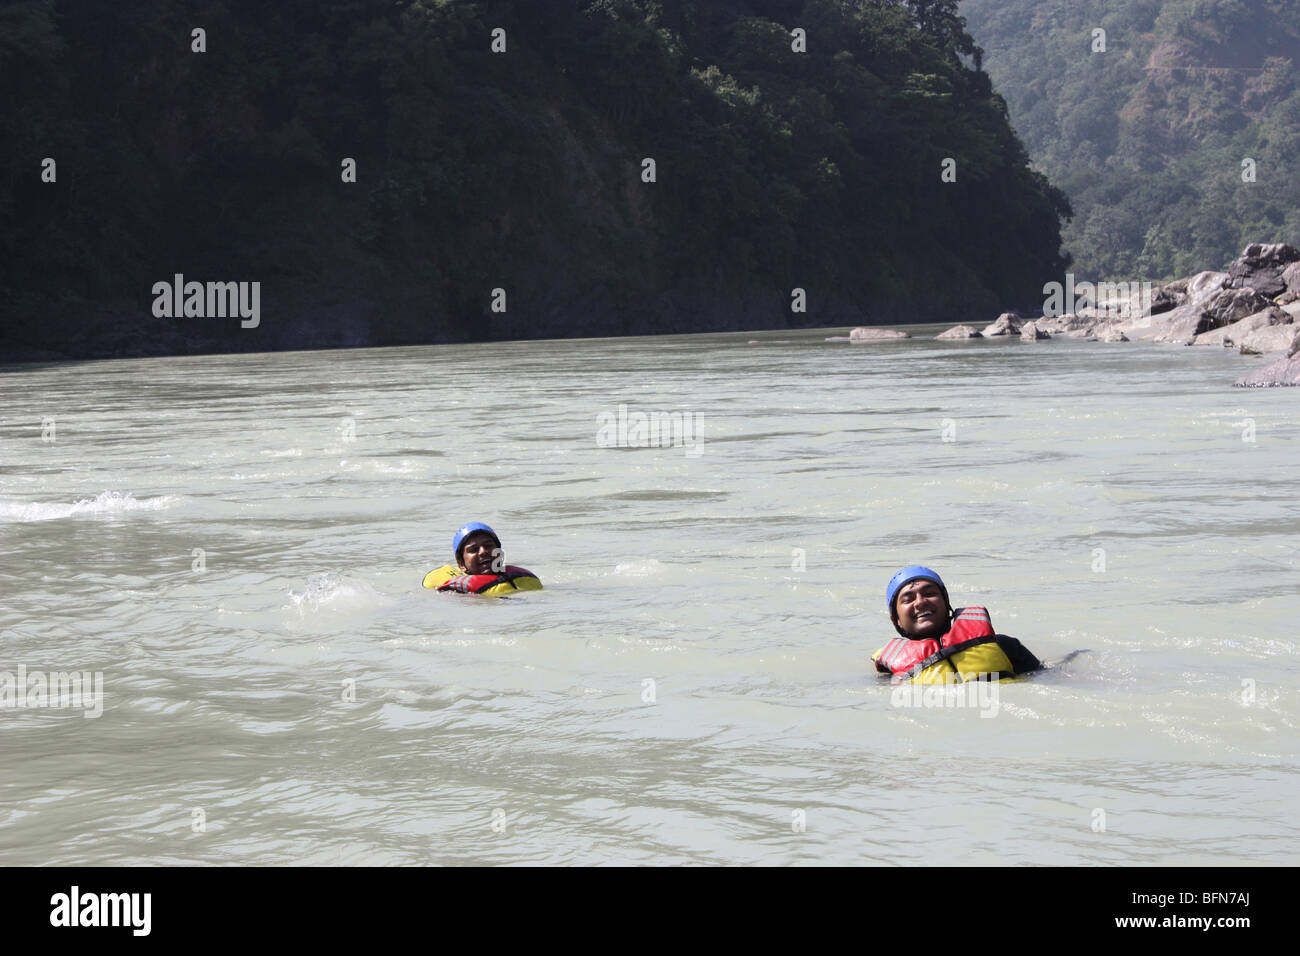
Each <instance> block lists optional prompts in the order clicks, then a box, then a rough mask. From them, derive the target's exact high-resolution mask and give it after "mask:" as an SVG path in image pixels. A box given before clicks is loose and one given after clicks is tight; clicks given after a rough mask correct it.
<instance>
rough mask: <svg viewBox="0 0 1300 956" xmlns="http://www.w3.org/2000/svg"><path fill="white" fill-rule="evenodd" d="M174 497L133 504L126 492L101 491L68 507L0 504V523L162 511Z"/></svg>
mask: <svg viewBox="0 0 1300 956" xmlns="http://www.w3.org/2000/svg"><path fill="white" fill-rule="evenodd" d="M177 500H179V499H178V498H177V496H176V495H162V496H160V497H157V498H145V499H144V500H143V501H137V500H136V499H135V497H133V496H132V495H131V493H130V492H121V491H102V492H100V493H99V494H98V495H96V496H95V497H94V498H82V499H81V500H79V501H76V502H74V503H72V504H64V503H63V502H57V503H46V502H39V501H35V502H25V501H13V500H0V521H15V522H24V521H53V520H56V519H58V518H71V517H73V516H75V515H96V514H120V513H122V512H126V511H162V510H164V509H166V508H170V507H171V506H172V505H173V504H174V503H175V502H176V501H177Z"/></svg>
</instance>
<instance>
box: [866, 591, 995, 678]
mask: <svg viewBox="0 0 1300 956" xmlns="http://www.w3.org/2000/svg"><path fill="white" fill-rule="evenodd" d="M996 636H997V635H996V632H995V631H994V630H993V622H992V620H990V619H989V612H988V609H987V608H982V607H959V608H958V609H957V614H956V615H955V616H954V617H953V619H952V628H951V629H950V630H949V631H948V633H947V634H945V635H943V637H941V638H939V639H938V640H935V639H934V638H932V637H927V638H915V637H911V638H909V637H896V638H894V639H893V640H892V641H890V642H889V643H888V644H886V645H885V646H884V647H882V648H881V649H880V651H879V653H877V654H876V656H875V658H874V659H875V661H876V666H877V668H888V669H889V672H890V673H891V674H906V673H908V672H909V671H911V670H912V668H914V667H916V665H917V664H920V663H921V662H922V661H924V660H925V659H926V658H928V657H929V656H930V655H932V654H936V653H938V652H939V651H940V650H942V649H944V648H947V647H955V646H957V645H958V644H965V643H966V642H967V641H971V640H974V639H976V638H979V637H996Z"/></svg>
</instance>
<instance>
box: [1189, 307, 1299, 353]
mask: <svg viewBox="0 0 1300 956" xmlns="http://www.w3.org/2000/svg"><path fill="white" fill-rule="evenodd" d="M1294 321H1295V319H1294V318H1293V317H1292V316H1291V314H1290V313H1288V312H1287V311H1286V310H1285V309H1280V308H1278V307H1277V306H1275V305H1270V306H1268V307H1266V308H1264V309H1261V310H1260V311H1258V312H1255V313H1254V314H1252V315H1248V316H1246V317H1245V318H1244V319H1239V320H1238V321H1236V322H1233V323H1232V324H1231V325H1223V326H1220V327H1219V328H1217V329H1211V330H1210V331H1209V332H1202V333H1201V334H1200V335H1198V336H1196V339H1195V341H1193V343H1192V344H1193V345H1222V346H1225V347H1226V346H1231V345H1239V344H1240V343H1241V342H1242V341H1243V339H1244V338H1245V336H1247V335H1249V334H1250V333H1251V332H1255V331H1257V330H1259V329H1266V328H1268V327H1269V326H1271V325H1290V324H1292V323H1293V322H1294Z"/></svg>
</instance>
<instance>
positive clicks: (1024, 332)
mask: <svg viewBox="0 0 1300 956" xmlns="http://www.w3.org/2000/svg"><path fill="white" fill-rule="evenodd" d="M1050 338H1051V336H1050V335H1048V334H1047V333H1046V332H1044V331H1043V330H1042V329H1040V328H1039V327H1038V323H1037V322H1026V323H1025V324H1024V325H1022V326H1021V327H1020V339H1021V341H1024V342H1039V341H1041V340H1043V339H1050Z"/></svg>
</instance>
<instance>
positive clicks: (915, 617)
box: [894, 579, 952, 639]
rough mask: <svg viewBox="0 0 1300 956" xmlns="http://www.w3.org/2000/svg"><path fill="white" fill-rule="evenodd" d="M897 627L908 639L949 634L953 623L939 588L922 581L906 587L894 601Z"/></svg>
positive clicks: (938, 636)
mask: <svg viewBox="0 0 1300 956" xmlns="http://www.w3.org/2000/svg"><path fill="white" fill-rule="evenodd" d="M894 608H895V610H897V612H898V626H899V627H901V628H902V629H903V630H904V631H905V632H906V633H907V635H908V636H909V637H920V638H936V639H937V638H940V637H942V636H943V635H944V634H946V633H947V631H948V627H949V624H950V623H951V619H952V608H950V607H949V606H948V602H947V600H945V598H944V596H943V591H942V590H940V588H939V585H937V584H935V583H934V582H933V581H927V580H925V579H921V580H918V581H913V582H911V583H910V584H908V585H905V586H904V587H903V588H902V589H901V590H900V591H899V592H898V596H897V597H896V598H895V599H894Z"/></svg>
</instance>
